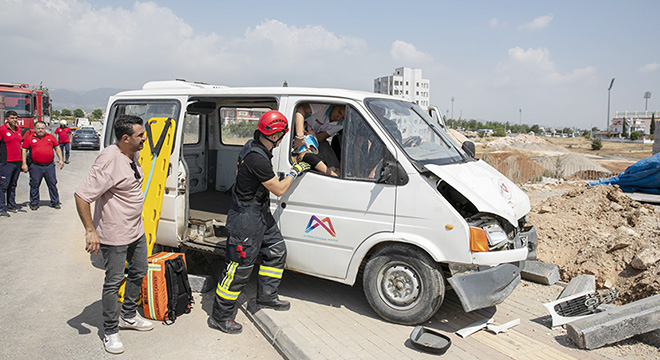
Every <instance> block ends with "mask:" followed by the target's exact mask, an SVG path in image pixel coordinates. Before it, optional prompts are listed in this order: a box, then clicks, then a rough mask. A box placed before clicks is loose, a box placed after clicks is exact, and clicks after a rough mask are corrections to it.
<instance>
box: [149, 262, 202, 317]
mask: <svg viewBox="0 0 660 360" xmlns="http://www.w3.org/2000/svg"><path fill="white" fill-rule="evenodd" d="M148 262H149V267H148V270H147V276H145V277H144V280H143V281H142V307H143V309H144V315H145V317H147V318H149V319H154V320H161V321H163V322H164V323H165V324H168V325H169V324H171V323H174V321H175V320H176V317H177V316H179V315H181V314H187V313H189V312H190V308H191V305H192V304H193V302H194V300H193V297H192V291H191V289H190V283H189V282H188V271H187V270H186V255H185V254H182V253H170V252H160V253H158V254H154V255H151V256H149V258H148Z"/></svg>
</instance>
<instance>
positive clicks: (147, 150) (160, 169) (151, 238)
mask: <svg viewBox="0 0 660 360" xmlns="http://www.w3.org/2000/svg"><path fill="white" fill-rule="evenodd" d="M167 119H168V118H151V119H149V121H148V122H147V124H145V127H146V126H151V135H152V136H151V138H152V140H153V141H154V142H158V139H160V136H161V133H162V132H163V129H164V128H165V124H166V123H167ZM170 122H171V124H170V127H169V128H168V129H167V135H166V136H165V141H163V145H162V147H161V149H160V152H159V153H158V157H157V158H156V159H155V160H154V159H153V154H152V153H151V147H150V146H149V144H148V141H149V140H147V142H145V144H144V147H143V148H142V150H140V160H139V161H140V166H141V167H142V171H143V172H144V178H143V179H142V193H144V192H145V189H146V187H147V185H148V186H149V188H148V189H146V191H147V192H148V193H146V194H144V203H143V205H142V221H143V223H144V235H145V237H146V238H147V256H151V255H152V253H153V250H154V245H155V244H156V230H157V228H158V221H159V220H160V210H161V207H162V205H163V195H164V194H165V180H166V179H167V170H168V168H169V166H170V153H171V152H172V146H173V145H174V131H175V130H176V121H174V119H170ZM145 136H146V135H145ZM152 145H153V146H156V144H155V143H154V144H152ZM154 161H155V162H156V163H155V164H153V165H154V166H153V169H154V170H153V174H151V168H152V163H153V162H154ZM150 175H151V181H150V182H149V176H150ZM127 266H128V264H127ZM125 286H126V277H125V276H124V279H123V280H122V283H121V286H120V287H119V291H118V292H117V295H118V298H117V301H119V302H123V301H124V290H125Z"/></svg>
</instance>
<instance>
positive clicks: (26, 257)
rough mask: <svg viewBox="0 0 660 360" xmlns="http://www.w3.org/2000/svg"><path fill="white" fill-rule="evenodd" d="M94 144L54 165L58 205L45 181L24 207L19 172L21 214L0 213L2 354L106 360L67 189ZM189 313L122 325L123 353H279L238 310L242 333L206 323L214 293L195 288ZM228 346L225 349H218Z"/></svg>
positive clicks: (95, 290) (93, 285) (95, 297)
mask: <svg viewBox="0 0 660 360" xmlns="http://www.w3.org/2000/svg"><path fill="white" fill-rule="evenodd" d="M96 155H97V152H96V151H73V152H72V154H71V164H70V165H66V166H65V167H64V169H63V170H58V173H57V177H58V181H59V184H58V187H59V190H60V196H61V198H62V204H63V206H62V209H61V210H55V209H52V208H50V207H49V206H48V205H49V201H48V191H47V188H46V185H45V183H44V184H42V186H41V200H42V201H41V208H40V209H39V210H37V211H30V210H29V207H28V200H29V195H28V176H27V174H21V177H20V179H19V186H18V191H17V198H16V200H17V203H19V204H22V205H23V206H24V208H25V209H27V213H24V214H11V218H0V234H1V235H0V242H2V244H3V250H4V254H3V255H4V256H3V257H2V261H0V273H2V276H1V277H0V306H1V307H2V311H0V359H104V358H110V357H113V355H110V354H107V353H106V352H105V351H104V349H103V345H102V343H101V340H100V339H101V336H102V332H103V329H102V323H103V321H102V318H101V300H100V297H101V286H102V283H103V271H102V270H99V269H97V268H95V267H94V266H92V265H91V263H90V256H89V255H88V254H87V253H86V252H85V250H84V236H83V229H82V225H81V224H80V220H79V219H78V215H77V213H76V210H75V204H74V200H73V191H74V190H75V188H76V187H77V186H78V184H79V183H80V181H81V180H82V177H83V176H84V175H85V174H86V173H87V171H88V169H89V167H90V166H91V164H92V163H93V161H94V159H95V157H96ZM195 301H196V304H195V307H194V309H193V311H192V312H191V314H188V315H184V316H181V317H180V318H179V319H177V321H176V323H175V324H174V325H171V326H165V325H162V324H157V326H156V328H155V329H154V330H153V331H150V332H145V333H142V332H135V331H121V336H122V340H123V342H124V347H125V348H126V352H125V354H124V355H122V356H124V357H126V358H143V359H146V358H158V359H182V358H186V359H194V358H198V359H223V358H224V359H236V358H240V359H281V358H282V356H281V355H280V354H279V353H278V352H277V351H276V350H275V349H274V348H273V347H272V345H271V344H270V343H269V342H268V341H267V339H266V338H264V336H263V335H262V334H261V332H260V331H259V330H258V329H257V328H256V327H255V326H253V325H251V323H250V321H249V320H248V319H247V318H246V316H245V315H244V314H243V313H242V312H239V314H238V320H239V321H240V322H242V323H244V325H245V329H244V331H243V333H242V334H241V335H238V336H229V335H225V334H222V333H220V332H219V331H217V330H213V329H210V328H208V326H207V325H206V319H207V317H208V314H209V313H210V311H211V308H212V304H213V297H212V293H206V294H204V295H203V296H201V295H200V294H195ZM223 351H226V353H223Z"/></svg>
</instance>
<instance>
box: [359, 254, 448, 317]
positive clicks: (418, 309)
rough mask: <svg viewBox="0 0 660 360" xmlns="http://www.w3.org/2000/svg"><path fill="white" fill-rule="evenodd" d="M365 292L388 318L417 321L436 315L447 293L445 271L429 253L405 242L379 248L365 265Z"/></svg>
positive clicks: (376, 308)
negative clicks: (443, 271) (404, 243)
mask: <svg viewBox="0 0 660 360" xmlns="http://www.w3.org/2000/svg"><path fill="white" fill-rule="evenodd" d="M363 285H364V294H365V296H366V297H367V301H368V302H369V305H371V308H372V309H374V311H375V312H376V313H377V314H378V315H380V317H382V318H383V319H385V320H388V321H391V322H394V323H398V324H403V325H416V324H419V323H422V322H424V321H426V320H428V319H430V318H431V316H433V315H434V314H435V313H436V312H437V311H438V309H439V308H440V305H442V300H443V299H444V296H445V284H444V279H443V276H442V271H441V270H440V269H439V268H438V266H437V264H436V263H435V262H434V261H433V259H431V258H430V257H429V256H428V255H427V254H426V253H424V252H423V251H420V250H418V249H416V248H413V247H410V246H405V245H392V246H388V247H384V248H382V249H380V250H378V251H377V252H376V253H375V254H374V255H373V256H372V257H371V259H369V261H368V262H367V265H366V267H365V269H364V279H363Z"/></svg>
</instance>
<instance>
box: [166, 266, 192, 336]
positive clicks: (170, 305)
mask: <svg viewBox="0 0 660 360" xmlns="http://www.w3.org/2000/svg"><path fill="white" fill-rule="evenodd" d="M165 281H166V283H167V317H166V318H165V319H166V320H164V321H163V322H164V323H165V324H167V325H170V324H173V323H174V321H175V320H176V317H177V316H179V315H181V314H188V313H189V312H190V308H191V306H192V304H193V303H194V302H195V300H194V299H193V296H192V290H191V289H190V283H189V282H188V271H187V270H186V264H185V262H184V261H183V257H182V256H181V255H179V256H177V257H176V258H174V259H170V260H167V261H165ZM168 321H171V322H168Z"/></svg>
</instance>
